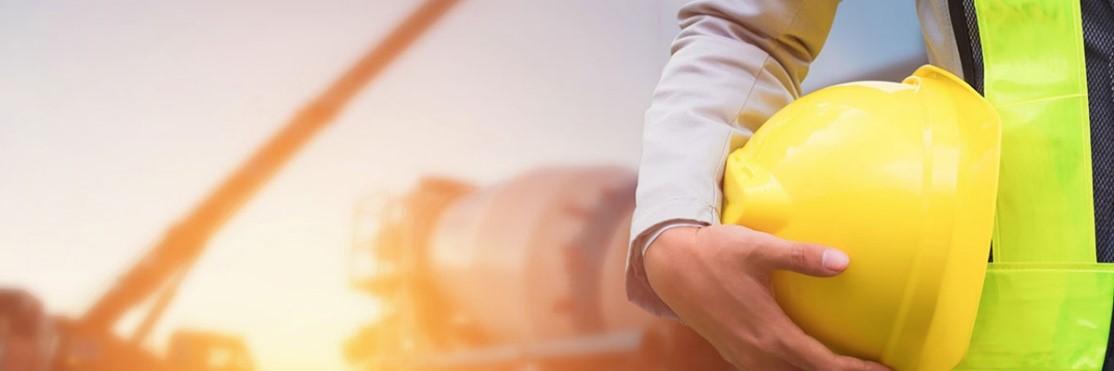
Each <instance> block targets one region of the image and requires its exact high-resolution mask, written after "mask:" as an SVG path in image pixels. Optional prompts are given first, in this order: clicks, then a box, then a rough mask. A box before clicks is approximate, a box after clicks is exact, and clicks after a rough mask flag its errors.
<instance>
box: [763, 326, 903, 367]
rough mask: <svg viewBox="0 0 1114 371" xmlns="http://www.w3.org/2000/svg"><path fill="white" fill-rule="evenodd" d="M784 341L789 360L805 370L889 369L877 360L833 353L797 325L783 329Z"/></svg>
mask: <svg viewBox="0 0 1114 371" xmlns="http://www.w3.org/2000/svg"><path fill="white" fill-rule="evenodd" d="M782 339H783V341H785V346H786V351H787V352H788V354H787V355H788V356H789V359H787V361H789V362H790V363H792V364H793V365H794V366H796V367H799V368H801V369H805V370H861V371H887V370H889V368H887V367H886V366H883V365H882V364H879V363H877V362H871V361H864V360H861V359H858V358H855V357H848V356H843V355H838V354H835V353H833V352H832V351H831V350H829V349H828V347H826V346H824V344H822V343H820V341H818V340H816V339H814V338H812V337H810V336H808V335H806V334H805V333H804V331H801V329H800V328H798V327H797V326H796V325H793V326H790V327H788V328H786V329H784V330H783V337H782Z"/></svg>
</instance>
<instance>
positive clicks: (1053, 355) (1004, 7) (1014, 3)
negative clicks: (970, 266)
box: [958, 0, 1114, 370]
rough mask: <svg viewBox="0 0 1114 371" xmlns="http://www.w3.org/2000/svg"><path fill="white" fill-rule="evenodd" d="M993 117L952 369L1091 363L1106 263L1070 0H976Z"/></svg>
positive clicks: (1102, 338)
mask: <svg viewBox="0 0 1114 371" xmlns="http://www.w3.org/2000/svg"><path fill="white" fill-rule="evenodd" d="M974 3H975V11H976V13H977V16H978V26H979V37H980V41H981V46H982V54H983V66H984V90H985V95H986V98H987V99H988V100H989V101H990V102H991V104H993V105H994V106H995V108H996V109H997V110H998V113H999V115H1000V116H1001V117H1002V168H1001V178H1000V182H999V193H998V209H997V220H996V223H995V233H994V250H993V254H994V256H993V258H994V262H993V263H991V264H990V265H989V268H988V270H987V277H986V282H985V284H984V286H983V294H982V298H981V301H980V303H979V314H978V319H977V320H976V323H975V331H974V333H973V334H972V337H971V345H970V348H969V349H968V352H967V356H966V357H965V358H964V360H963V361H962V362H961V363H960V365H959V367H958V369H963V370H1074V369H1079V370H1098V369H1099V368H1101V367H1102V363H1103V358H1104V356H1105V353H1106V341H1107V334H1108V330H1109V325H1110V313H1111V304H1112V299H1114V267H1112V266H1114V264H1101V263H1096V260H1095V238H1094V236H1095V229H1094V211H1093V200H1092V181H1091V146H1090V123H1089V118H1088V107H1087V103H1088V102H1087V80H1086V65H1085V62H1084V50H1083V35H1082V26H1081V20H1080V8H1079V2H1078V1H1066V0H1011V1H1003V0H975V1H974Z"/></svg>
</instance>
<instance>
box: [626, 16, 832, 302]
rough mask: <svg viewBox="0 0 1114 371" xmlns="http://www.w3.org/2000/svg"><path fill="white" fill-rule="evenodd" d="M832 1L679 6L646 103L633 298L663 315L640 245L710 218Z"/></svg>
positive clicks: (823, 32)
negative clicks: (668, 52) (725, 179)
mask: <svg viewBox="0 0 1114 371" xmlns="http://www.w3.org/2000/svg"><path fill="white" fill-rule="evenodd" d="M770 3H773V4H770ZM836 4H837V2H835V1H827V0H811V1H781V2H768V1H757V0H755V1H739V0H735V1H722V0H721V1H699V2H694V3H692V4H690V5H688V6H686V7H685V8H684V9H683V10H682V11H681V14H680V19H681V26H682V28H683V29H682V32H681V34H680V35H679V36H678V37H677V39H676V40H675V41H674V43H673V56H672V58H671V59H670V61H669V63H668V64H667V65H666V67H665V69H664V71H663V72H662V78H661V80H660V82H659V84H658V87H657V89H656V90H655V92H654V97H653V102H652V104H651V107H650V108H649V110H648V111H647V112H646V118H645V119H646V121H645V130H644V135H643V154H642V163H641V167H640V173H639V184H638V192H637V201H638V207H637V208H636V210H635V215H634V220H633V223H632V226H631V235H632V240H631V250H630V253H629V256H628V264H627V291H628V296H629V297H630V298H631V300H632V301H634V302H635V303H638V304H639V305H642V306H643V307H645V308H647V309H649V310H650V311H652V312H655V313H658V314H662V315H667V316H668V315H670V313H671V311H669V310H668V308H667V307H665V306H664V304H663V303H662V302H661V301H660V299H658V298H657V297H656V295H655V294H654V293H653V290H652V289H651V288H650V286H649V283H648V281H647V280H646V277H645V275H646V274H645V268H644V266H643V261H642V260H643V259H642V257H643V253H644V250H645V248H647V247H648V246H650V244H651V243H652V242H653V239H654V238H653V237H654V236H656V235H657V234H658V233H660V232H661V231H663V230H666V229H668V228H670V227H671V226H673V225H677V224H684V225H712V224H717V222H718V219H719V206H720V203H721V191H720V183H721V179H722V176H723V173H722V169H723V163H724V161H725V159H726V157H727V155H728V154H729V153H730V152H731V151H732V150H734V149H735V148H738V147H740V146H742V145H743V143H745V142H746V140H747V139H748V138H749V137H750V134H751V133H752V132H753V131H754V130H756V129H757V128H758V126H759V125H761V123H762V122H764V121H765V120H766V119H767V118H768V117H769V116H771V115H772V114H773V113H774V112H776V111H777V110H778V109H780V108H781V107H782V106H784V105H786V104H788V103H789V102H790V101H792V100H793V99H795V98H796V97H797V96H798V95H799V94H800V93H799V91H800V88H799V87H800V81H801V79H803V78H804V75H805V73H806V72H807V69H808V64H809V63H811V61H812V60H813V59H814V58H815V56H816V54H818V53H819V50H820V46H821V45H822V44H823V41H824V39H825V38H826V37H827V31H828V29H829V28H830V26H831V19H832V17H833V15H834V12H835V7H836Z"/></svg>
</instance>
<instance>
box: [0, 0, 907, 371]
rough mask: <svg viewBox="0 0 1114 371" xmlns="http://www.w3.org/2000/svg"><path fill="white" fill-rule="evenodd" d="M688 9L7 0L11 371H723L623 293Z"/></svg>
mask: <svg viewBox="0 0 1114 371" xmlns="http://www.w3.org/2000/svg"><path fill="white" fill-rule="evenodd" d="M683 3H684V1H681V0H657V1H637V2H630V1H620V0H608V1H600V0H576V1H549V2H522V1H512V0H474V1H467V0H460V1H457V0H428V1H418V0H415V1H390V2H360V1H314V2H310V1H279V2H240V3H230V2H224V1H208V2H178V3H153V4H134V3H100V4H97V3H93V2H81V3H72V2H50V1H46V2H25V3H14V2H0V370H3V371H10V370H180V371H185V370H189V371H202V370H212V371H215V370H257V369H258V370H330V369H338V370H340V369H351V370H566V369H568V370H695V369H726V365H725V364H724V363H723V362H722V361H721V360H720V359H719V357H718V355H717V353H716V352H715V351H714V349H711V348H710V347H708V346H707V344H706V343H704V342H703V340H702V339H700V338H699V336H698V335H696V334H695V333H693V332H691V331H690V330H688V329H687V328H686V327H684V326H683V325H680V324H678V323H676V322H674V321H670V320H665V319H660V318H656V317H653V316H651V315H649V314H647V313H645V312H643V311H641V310H640V309H638V308H637V307H635V306H633V305H632V304H630V303H628V302H627V300H626V295H625V292H624V289H623V268H624V263H625V255H626V244H627V240H628V233H629V231H628V227H629V223H630V213H631V210H632V209H633V207H634V197H633V196H634V187H635V185H636V174H635V169H636V168H637V164H638V159H639V154H640V151H639V146H640V144H639V143H640V138H641V117H642V112H643V111H644V110H645V109H646V106H647V104H648V102H649V99H650V94H651V92H652V91H653V87H654V84H655V83H656V80H657V77H658V74H659V72H660V70H661V68H662V66H663V65H664V63H665V62H666V60H667V59H668V52H669V43H670V41H671V40H672V38H673V37H674V36H675V35H676V33H677V32H678V26H677V22H676V13H677V11H678V9H679V8H680V7H681V6H682V5H683ZM878 14H886V15H887V16H886V17H877V16H876V15H878ZM880 22H884V23H886V24H887V26H886V27H885V29H888V30H891V31H889V32H886V33H878V32H872V30H873V29H875V28H874V27H879V23H880ZM922 45H923V44H922V43H921V39H920V34H919V29H918V27H917V25H916V17H915V14H914V9H913V4H912V2H911V1H910V2H892V1H886V0H870V1H866V0H864V1H856V2H852V3H846V4H844V5H842V8H841V12H840V14H839V15H838V17H837V19H836V24H835V27H834V29H833V31H832V37H831V39H830V41H829V42H828V44H827V46H826V49H825V51H824V52H823V53H822V54H821V57H820V60H819V61H817V62H816V64H814V66H813V68H812V71H811V73H810V75H809V77H808V79H807V80H806V84H805V87H804V89H805V90H806V91H807V90H812V89H815V88H817V87H822V86H826V85H830V84H834V83H838V82H842V81H850V80H861V79H883V80H893V79H896V78H899V77H901V76H904V75H905V74H907V73H908V72H909V71H911V70H913V69H914V68H915V67H916V66H919V65H920V64H923V63H924V61H925V60H924V58H925V57H924V54H923V46H922Z"/></svg>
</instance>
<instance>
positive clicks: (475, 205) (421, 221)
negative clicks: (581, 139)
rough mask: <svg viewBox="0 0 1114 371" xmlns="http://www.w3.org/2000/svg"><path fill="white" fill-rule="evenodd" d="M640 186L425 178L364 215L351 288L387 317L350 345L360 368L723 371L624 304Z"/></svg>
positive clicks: (702, 349) (670, 325) (547, 178)
mask: <svg viewBox="0 0 1114 371" xmlns="http://www.w3.org/2000/svg"><path fill="white" fill-rule="evenodd" d="M634 186H635V175H634V173H633V172H631V171H629V170H626V169H623V168H614V167H549V168H542V169H538V170H535V171H531V172H528V173H526V174H524V175H522V176H519V177H516V178H514V179H511V180H509V181H506V182H503V183H500V184H497V185H494V186H490V187H486V188H476V187H474V186H471V185H468V184H465V183H461V182H458V181H453V180H449V179H442V178H427V179H424V180H422V181H421V182H420V183H419V185H418V186H417V187H416V188H415V189H414V190H412V191H411V192H409V193H407V194H405V195H402V196H400V197H396V198H393V199H390V200H388V201H386V202H369V203H365V204H364V206H363V207H361V208H359V209H358V211H357V217H356V228H355V230H356V231H361V230H363V231H369V232H370V233H357V236H356V238H355V243H354V247H353V260H352V261H353V262H354V263H355V264H357V265H359V264H360V263H361V262H364V263H369V262H370V263H374V264H364V265H365V266H366V267H367V269H364V270H362V271H361V270H359V269H356V270H354V273H353V279H352V282H353V284H354V285H355V286H356V287H357V288H359V289H361V290H364V291H366V292H368V293H369V294H371V295H372V296H374V297H375V298H377V299H378V300H379V302H380V304H381V305H382V307H383V314H382V315H381V316H380V317H379V318H377V319H376V320H375V321H374V322H373V323H371V324H369V325H366V326H364V327H363V328H362V329H361V330H360V332H359V333H358V334H357V335H355V336H354V337H353V338H352V339H351V340H350V341H349V342H348V344H347V349H346V356H347V357H348V359H349V361H350V362H352V363H353V364H356V365H359V366H362V367H363V368H362V369H368V370H460V371H463V370H727V369H730V368H729V366H728V365H727V364H726V363H725V362H724V361H723V360H722V358H721V357H720V356H719V355H718V353H717V352H716V351H715V349H714V348H712V347H711V346H710V345H709V344H708V343H706V342H705V341H704V340H703V339H702V338H700V337H699V336H698V335H697V334H696V333H694V332H692V331H691V330H689V329H688V328H687V327H684V326H683V325H681V324H679V323H677V322H675V321H669V320H664V319H660V318H657V317H654V316H652V315H650V314H648V313H646V312H644V311H642V310H641V309H639V308H637V307H635V306H634V305H633V304H631V303H629V302H628V301H627V299H626V294H625V292H624V266H625V263H626V252H627V248H626V245H627V239H628V238H627V236H628V229H629V226H630V215H631V211H632V209H633V208H634Z"/></svg>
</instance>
